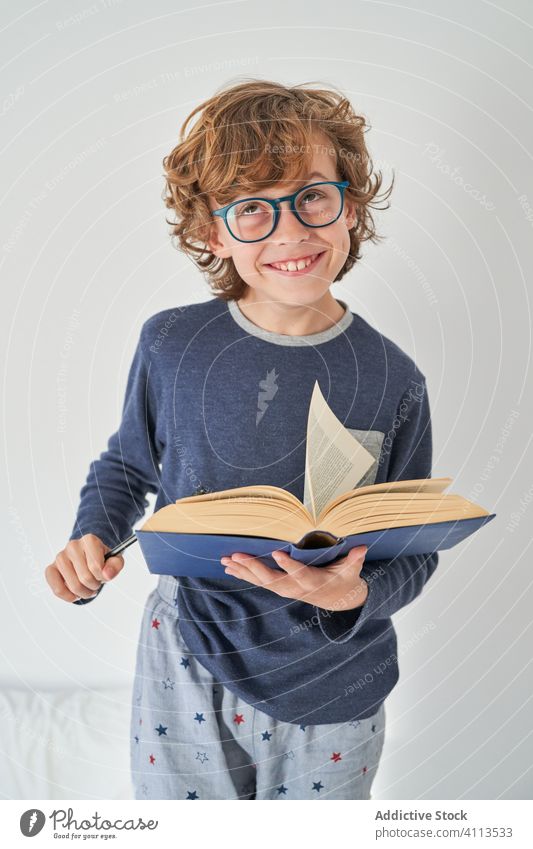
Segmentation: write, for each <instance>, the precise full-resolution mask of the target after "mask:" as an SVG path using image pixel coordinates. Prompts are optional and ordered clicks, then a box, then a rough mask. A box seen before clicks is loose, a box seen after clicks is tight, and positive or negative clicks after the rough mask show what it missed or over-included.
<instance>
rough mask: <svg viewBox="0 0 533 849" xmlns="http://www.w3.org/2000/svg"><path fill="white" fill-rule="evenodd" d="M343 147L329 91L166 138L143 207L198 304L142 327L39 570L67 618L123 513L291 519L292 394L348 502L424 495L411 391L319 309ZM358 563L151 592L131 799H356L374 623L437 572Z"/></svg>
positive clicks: (381, 670) (377, 723)
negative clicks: (338, 457) (324, 445)
mask: <svg viewBox="0 0 533 849" xmlns="http://www.w3.org/2000/svg"><path fill="white" fill-rule="evenodd" d="M197 113H200V114H199V117H198V119H197V121H196V123H195V124H194V126H192V127H189V124H190V122H191V119H192V118H193V116H195V115H196V114H197ZM364 128H365V122H364V119H363V118H361V117H360V116H357V115H356V114H355V113H354V111H353V109H352V107H351V106H350V104H349V103H348V101H347V100H346V99H344V98H343V97H342V96H341V95H340V94H338V93H336V92H334V91H329V90H316V89H307V88H304V87H301V86H295V87H285V86H283V85H280V84H277V83H275V82H267V81H259V80H252V81H249V82H244V83H240V84H238V85H234V86H233V87H230V88H228V89H226V90H223V91H221V92H220V93H218V94H216V95H215V96H214V97H212V98H211V99H210V100H208V101H207V102H206V103H204V104H202V105H201V106H199V107H198V108H197V109H195V110H194V111H193V113H192V114H191V115H190V116H189V118H188V119H187V121H186V122H185V124H184V125H183V127H182V131H181V136H180V140H179V143H178V144H177V145H176V147H175V148H174V149H173V150H172V152H171V153H170V154H169V156H167V157H166V158H165V159H164V166H165V171H166V189H167V191H166V195H165V203H166V205H167V207H168V208H169V209H172V211H173V213H174V217H175V220H174V222H173V233H174V235H175V236H177V237H178V240H179V243H180V247H181V248H182V250H184V251H185V253H186V254H187V255H188V256H190V257H192V258H193V259H195V261H196V263H197V265H198V267H200V268H201V269H202V270H203V271H204V272H205V273H206V274H207V275H208V279H209V281H210V283H211V286H212V291H213V293H214V295H215V297H214V298H211V299H209V300H207V301H203V302H202V303H197V304H189V305H187V306H185V307H180V308H178V309H176V310H165V311H163V312H161V313H158V314H157V315H154V316H153V317H152V318H149V319H148V320H147V321H146V322H145V323H144V325H143V327H142V330H141V334H140V340H139V343H138V345H137V349H136V352H135V356H134V359H133V364H132V366H131V370H130V374H129V377H128V383H127V389H126V398H125V403H124V409H123V416H122V422H121V424H120V427H119V430H118V431H117V433H115V434H114V435H113V436H112V437H111V438H110V441H109V445H108V450H107V451H106V452H104V453H103V454H102V455H101V456H100V458H99V459H98V460H96V461H95V462H94V463H93V464H92V468H91V470H90V472H89V475H88V478H87V482H86V484H85V486H84V487H83V489H82V491H81V501H80V505H79V509H78V513H77V517H76V522H75V526H74V530H73V532H72V535H71V537H70V541H69V543H68V544H67V546H66V548H65V549H64V550H63V551H62V552H60V554H59V555H58V557H57V558H56V561H55V564H51V566H49V567H48V570H47V578H48V581H49V583H50V585H51V586H52V588H53V589H54V591H55V592H56V594H57V595H58V596H59V597H60V598H63V599H65V600H66V601H73V600H74V599H76V598H77V597H78V596H79V597H81V599H82V600H89V599H90V598H91V597H94V594H95V591H96V594H97V593H98V592H99V591H100V590H101V588H102V586H103V582H105V581H107V580H111V579H112V578H113V577H114V576H115V575H116V574H118V573H119V572H120V570H121V569H122V566H123V558H122V557H114V558H110V559H109V560H108V561H107V563H106V565H105V566H104V565H103V564H104V561H103V555H104V553H105V552H106V551H107V550H109V548H110V547H112V546H113V545H116V544H117V542H119V541H120V540H122V539H124V538H126V537H127V536H129V535H130V534H131V531H132V528H133V526H134V524H135V523H136V522H137V520H139V519H140V518H141V517H142V516H143V514H144V512H145V509H146V507H147V501H146V498H145V496H146V493H147V492H153V493H157V494H158V497H157V502H156V506H155V509H156V510H157V509H159V508H160V507H162V506H164V505H166V504H169V503H171V502H173V501H175V500H176V499H177V498H180V497H183V496H185V495H190V494H193V493H195V492H201V491H217V490H222V489H228V488H231V487H236V486H244V485H249V484H271V485H275V486H280V487H284V488H285V489H287V490H289V491H291V492H292V493H293V494H294V495H296V496H298V497H299V498H300V499H302V498H303V483H304V469H305V437H306V425H307V414H308V408H309V401H310V398H311V394H312V390H313V386H314V383H315V380H318V381H319V384H320V387H321V389H322V392H323V394H324V396H325V398H326V399H327V402H328V404H329V406H330V407H331V408H332V410H333V411H334V413H335V414H336V416H337V417H338V418H339V419H340V420H341V421H342V422H343V424H344V425H345V427H347V428H348V429H350V430H351V432H352V433H353V434H354V435H355V436H356V438H357V439H358V440H359V441H360V442H361V443H362V444H363V445H364V447H365V448H367V450H368V451H370V452H371V453H372V454H373V456H374V457H375V462H374V464H373V466H372V467H371V468H370V469H369V471H368V472H367V473H366V475H365V476H364V478H363V479H362V480H361V481H360V482H359V483H358V486H361V485H363V484H368V483H373V482H376V483H380V482H383V481H387V480H398V479H412V478H422V477H430V476H431V455H432V440H431V422H430V411H429V403H428V397H427V391H426V381H425V377H424V375H423V374H422V372H421V371H420V370H419V369H418V367H417V366H416V364H415V363H414V362H413V360H412V359H410V358H409V357H408V356H407V355H406V354H405V353H403V352H402V351H401V350H400V349H399V348H398V346H397V345H395V344H394V343H393V342H392V341H390V340H389V339H387V338H386V337H384V336H383V335H381V334H380V333H379V332H378V331H377V330H375V329H374V328H372V327H371V326H370V325H369V324H368V323H367V322H366V321H365V320H364V319H362V318H361V317H359V316H358V315H357V314H355V313H352V312H351V311H350V310H349V309H348V306H347V304H346V303H345V302H344V301H343V300H340V299H339V300H337V299H335V298H334V297H333V295H332V294H331V292H330V287H331V284H332V283H333V282H335V281H338V280H340V279H341V278H342V277H343V276H344V275H345V274H346V272H347V271H348V270H349V269H350V268H351V267H352V266H353V264H354V263H355V261H356V259H359V258H360V254H359V247H360V245H361V242H362V241H363V240H365V239H376V238H378V237H377V236H376V234H375V230H374V227H373V222H372V216H371V212H370V205H371V203H372V201H373V200H374V198H375V197H376V196H377V194H378V190H379V188H380V185H381V178H380V177H379V176H376V175H375V174H374V175H373V174H372V161H371V159H370V158H369V156H368V153H367V150H366V146H365V142H364V137H363V133H364ZM372 178H373V179H372ZM159 464H161V469H160V468H159ZM364 554H365V548H364V546H360V547H357V548H354V549H352V550H351V551H350V552H349V553H348V555H347V556H346V557H344V558H342V559H340V560H338V561H337V562H335V563H333V564H330V565H329V566H327V567H321V568H318V567H302V566H301V564H300V563H298V562H297V561H295V560H293V559H292V558H290V557H289V556H288V555H286V554H283V553H282V554H281V555H280V556H279V558H278V563H279V566H280V567H281V570H282V571H281V572H279V573H278V572H273V571H272V570H270V569H268V567H266V566H265V565H264V564H263V563H262V562H261V560H260V559H259V558H253V557H250V556H248V555H247V552H246V545H245V540H244V539H243V546H242V549H241V550H240V551H239V552H235V554H234V555H233V556H232V557H231V558H228V559H223V563H224V566H225V567H226V569H225V571H226V575H224V573H223V571H222V568H223V567H221V577H220V579H217V580H214V579H209V580H207V579H192V578H180V579H176V578H174V577H169V576H161V577H160V578H159V580H158V584H157V587H156V589H154V590H153V592H152V593H151V594H150V596H149V598H148V601H147V604H146V607H145V612H144V616H143V620H142V625H141V633H140V638H139V644H138V649H137V662H136V674H135V682H134V690H133V695H134V698H133V705H132V713H131V759H132V760H131V763H132V774H133V781H134V786H135V797H136V798H138V799H143V798H152V799H174V798H175V799H315V798H316V799H368V798H371V796H370V790H371V784H372V780H373V778H374V775H375V773H376V770H377V766H378V762H379V758H380V755H381V751H382V747H383V739H384V727H385V712H384V700H385V698H386V696H387V695H388V694H389V693H390V691H391V690H392V688H393V687H394V685H395V684H396V682H397V680H398V676H399V673H398V665H397V655H396V650H397V645H396V635H395V631H394V627H393V625H392V621H391V618H390V617H391V616H392V614H393V613H395V612H396V611H398V610H399V609H400V608H401V607H403V606H405V605H406V604H408V603H409V602H410V601H412V600H413V599H414V598H415V597H416V596H417V595H419V593H420V592H421V590H422V588H423V586H424V584H425V583H426V581H427V580H428V578H429V577H430V576H431V575H432V573H433V572H434V571H435V569H436V567H437V563H438V555H437V554H436V553H434V554H431V555H428V556H399V557H397V558H396V559H394V560H393V561H377V562H376V561H373V562H368V563H365V562H364ZM229 576H232V577H229Z"/></svg>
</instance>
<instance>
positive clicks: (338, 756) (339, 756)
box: [330, 752, 342, 763]
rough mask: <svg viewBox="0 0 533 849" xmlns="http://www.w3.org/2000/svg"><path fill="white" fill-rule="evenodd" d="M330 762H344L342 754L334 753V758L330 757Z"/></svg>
mask: <svg viewBox="0 0 533 849" xmlns="http://www.w3.org/2000/svg"><path fill="white" fill-rule="evenodd" d="M330 761H335V763H338V762H339V761H342V757H341V753H340V752H333V754H332V756H331V757H330Z"/></svg>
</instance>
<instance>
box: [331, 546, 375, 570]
mask: <svg viewBox="0 0 533 849" xmlns="http://www.w3.org/2000/svg"><path fill="white" fill-rule="evenodd" d="M367 551H368V546H367V545H356V546H355V547H354V548H351V549H350V550H349V552H348V554H346V555H345V556H344V557H343V558H342V559H341V560H339V561H338V563H335V564H334V565H335V566H348V567H350V566H355V565H357V564H358V563H359V561H360V560H361V557H362V559H363V562H364V559H365V554H366V553H367ZM362 565H363V564H362V563H361V568H362Z"/></svg>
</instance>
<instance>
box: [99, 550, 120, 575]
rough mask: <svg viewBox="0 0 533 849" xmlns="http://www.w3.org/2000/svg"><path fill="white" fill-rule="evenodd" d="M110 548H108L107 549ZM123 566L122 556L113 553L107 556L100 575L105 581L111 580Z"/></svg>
mask: <svg viewBox="0 0 533 849" xmlns="http://www.w3.org/2000/svg"><path fill="white" fill-rule="evenodd" d="M109 550H110V549H108V551H109ZM123 568H124V558H123V557H122V555H120V554H114V555H113V557H108V559H107V560H106V561H105V564H104V566H103V568H102V575H103V576H104V579H105V580H106V581H111V580H113V578H116V576H117V575H118V574H119V572H121V571H122V569H123Z"/></svg>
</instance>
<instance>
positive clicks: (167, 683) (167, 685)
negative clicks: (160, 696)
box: [161, 678, 176, 690]
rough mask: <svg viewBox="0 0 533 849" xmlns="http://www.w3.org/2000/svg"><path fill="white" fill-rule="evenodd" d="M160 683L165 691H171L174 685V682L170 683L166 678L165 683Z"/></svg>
mask: <svg viewBox="0 0 533 849" xmlns="http://www.w3.org/2000/svg"><path fill="white" fill-rule="evenodd" d="M161 683H162V685H163V687H164V688H165V690H173V689H174V684H175V683H176V682H175V681H171V680H170V678H167V680H166V681H161Z"/></svg>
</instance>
